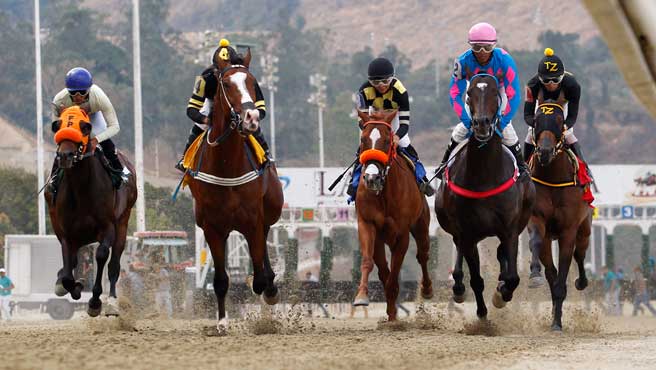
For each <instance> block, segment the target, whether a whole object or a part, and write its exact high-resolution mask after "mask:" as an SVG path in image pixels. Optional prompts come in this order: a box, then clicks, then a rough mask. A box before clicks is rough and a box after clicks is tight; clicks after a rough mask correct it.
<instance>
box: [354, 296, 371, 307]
mask: <svg viewBox="0 0 656 370" xmlns="http://www.w3.org/2000/svg"><path fill="white" fill-rule="evenodd" d="M353 306H355V307H357V306H369V297H367V296H364V297H360V296H357V297H355V300H354V301H353Z"/></svg>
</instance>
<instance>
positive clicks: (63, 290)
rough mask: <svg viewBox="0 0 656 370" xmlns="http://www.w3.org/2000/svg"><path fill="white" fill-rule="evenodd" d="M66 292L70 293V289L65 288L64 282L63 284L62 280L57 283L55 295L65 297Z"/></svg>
mask: <svg viewBox="0 0 656 370" xmlns="http://www.w3.org/2000/svg"><path fill="white" fill-rule="evenodd" d="M66 294H68V290H66V288H64V284H62V283H61V281H60V282H58V283H57V284H55V295H57V297H63V296H65V295H66Z"/></svg>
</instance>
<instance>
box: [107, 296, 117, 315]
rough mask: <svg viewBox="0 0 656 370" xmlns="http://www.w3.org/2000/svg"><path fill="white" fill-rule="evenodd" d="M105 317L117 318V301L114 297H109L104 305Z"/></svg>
mask: <svg viewBox="0 0 656 370" xmlns="http://www.w3.org/2000/svg"><path fill="white" fill-rule="evenodd" d="M104 313H105V316H119V310H118V301H117V300H116V298H114V297H109V299H108V300H107V303H106V304H105V310H104Z"/></svg>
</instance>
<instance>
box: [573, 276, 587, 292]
mask: <svg viewBox="0 0 656 370" xmlns="http://www.w3.org/2000/svg"><path fill="white" fill-rule="evenodd" d="M574 286H575V287H576V289H577V290H583V289H585V288H586V287H587V286H588V279H581V278H578V279H576V281H574Z"/></svg>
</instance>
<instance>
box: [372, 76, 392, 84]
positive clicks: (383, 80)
mask: <svg viewBox="0 0 656 370" xmlns="http://www.w3.org/2000/svg"><path fill="white" fill-rule="evenodd" d="M393 78H394V77H393V76H392V77H387V78H377V79H369V83H370V84H371V85H372V86H380V85H389V84H390V83H392V79H393Z"/></svg>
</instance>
